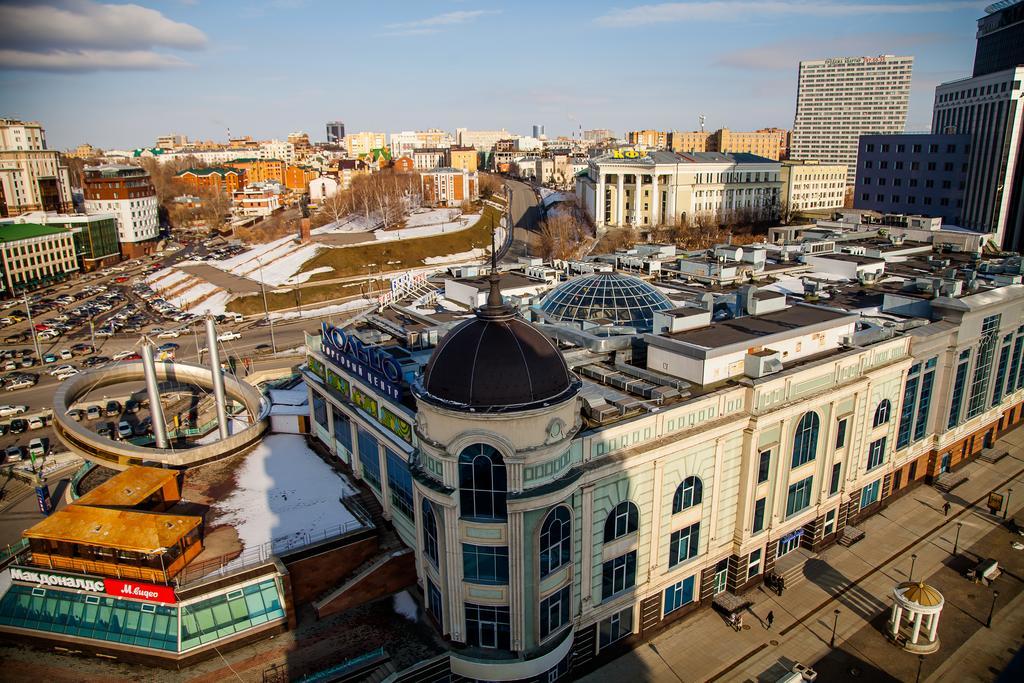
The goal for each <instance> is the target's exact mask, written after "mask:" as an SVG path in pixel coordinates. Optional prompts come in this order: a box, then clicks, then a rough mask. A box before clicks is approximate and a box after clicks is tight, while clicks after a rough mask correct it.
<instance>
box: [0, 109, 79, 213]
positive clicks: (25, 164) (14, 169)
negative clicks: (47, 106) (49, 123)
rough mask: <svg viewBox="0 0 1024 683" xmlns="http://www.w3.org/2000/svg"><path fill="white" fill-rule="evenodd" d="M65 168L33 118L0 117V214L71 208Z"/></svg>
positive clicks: (69, 187)
mask: <svg viewBox="0 0 1024 683" xmlns="http://www.w3.org/2000/svg"><path fill="white" fill-rule="evenodd" d="M71 203H72V202H71V182H70V180H69V176H68V167H67V166H65V165H64V161H63V159H61V156H60V152H58V151H57V150H55V149H53V150H51V149H46V132H45V131H44V130H43V127H42V125H41V124H39V123H36V122H34V121H28V122H26V121H18V120H16V119H0V216H17V215H19V214H22V213H26V212H28V211H40V210H42V211H56V212H58V213H63V212H65V211H66V210H67V209H69V208H70V207H71Z"/></svg>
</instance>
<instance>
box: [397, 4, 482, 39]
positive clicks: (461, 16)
mask: <svg viewBox="0 0 1024 683" xmlns="http://www.w3.org/2000/svg"><path fill="white" fill-rule="evenodd" d="M500 11H501V10H486V9H474V10H457V11H455V12H445V13H444V14H437V15H434V16H432V17H426V18H425V19H416V20H414V21H400V22H396V23H393V24H385V25H384V28H386V29H388V30H387V32H386V33H382V34H381V35H384V36H418V35H425V34H430V33H437V32H438V31H439V30H440V29H441V28H442V27H445V26H455V25H457V24H468V23H470V22H472V21H476V20H477V19H479V18H480V17H482V16H485V15H488V14H498V13H499V12H500Z"/></svg>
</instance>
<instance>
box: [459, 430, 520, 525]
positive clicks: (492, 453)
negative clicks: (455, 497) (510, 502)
mask: <svg viewBox="0 0 1024 683" xmlns="http://www.w3.org/2000/svg"><path fill="white" fill-rule="evenodd" d="M459 489H460V490H459V500H460V502H461V507H462V516H463V517H468V518H471V519H478V520H503V519H506V518H507V516H508V514H507V512H506V508H505V496H506V493H507V491H508V484H507V481H506V473H505V463H504V462H502V459H501V454H500V453H498V451H497V450H496V449H495V448H494V447H492V446H488V445H487V444H476V445H473V446H470V447H469V448H467V449H465V450H464V451H462V453H461V454H460V455H459Z"/></svg>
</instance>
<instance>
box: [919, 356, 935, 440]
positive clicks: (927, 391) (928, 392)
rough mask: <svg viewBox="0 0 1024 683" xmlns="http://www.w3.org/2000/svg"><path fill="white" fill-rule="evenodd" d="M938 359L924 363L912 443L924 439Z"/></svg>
mask: <svg viewBox="0 0 1024 683" xmlns="http://www.w3.org/2000/svg"><path fill="white" fill-rule="evenodd" d="M938 360H939V359H938V358H937V357H934V358H931V359H929V360H928V362H927V363H925V366H924V367H925V370H926V372H925V373H924V377H922V378H921V395H920V397H919V398H918V401H917V418H916V419H915V421H914V441H920V440H921V439H923V438H924V437H925V430H926V429H927V428H928V414H929V413H930V412H931V407H932V386H933V385H934V384H935V366H936V365H937V364H938Z"/></svg>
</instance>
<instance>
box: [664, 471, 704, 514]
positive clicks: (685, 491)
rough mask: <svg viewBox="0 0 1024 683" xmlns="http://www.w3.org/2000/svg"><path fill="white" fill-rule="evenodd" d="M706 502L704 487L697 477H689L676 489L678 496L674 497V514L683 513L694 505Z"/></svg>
mask: <svg viewBox="0 0 1024 683" xmlns="http://www.w3.org/2000/svg"><path fill="white" fill-rule="evenodd" d="M702 500H704V485H703V484H702V483H701V482H700V479H699V478H697V477H687V478H686V479H683V483H682V484H680V485H679V487H678V488H677V489H676V495H675V496H673V497H672V514H673V515H674V514H676V513H677V512H681V511H683V510H685V509H687V508H692V507H693V506H694V505H700V503H701V501H702Z"/></svg>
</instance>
